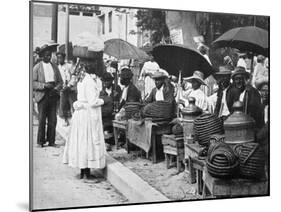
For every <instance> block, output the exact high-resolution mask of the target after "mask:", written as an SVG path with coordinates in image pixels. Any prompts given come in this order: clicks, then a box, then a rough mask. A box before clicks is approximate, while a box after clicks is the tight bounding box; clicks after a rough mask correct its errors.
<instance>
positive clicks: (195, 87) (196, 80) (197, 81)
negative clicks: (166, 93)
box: [183, 71, 208, 110]
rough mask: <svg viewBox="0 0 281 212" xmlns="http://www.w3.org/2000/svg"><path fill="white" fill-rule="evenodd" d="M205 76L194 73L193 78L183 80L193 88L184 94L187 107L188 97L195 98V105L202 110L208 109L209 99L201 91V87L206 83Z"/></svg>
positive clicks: (197, 72) (199, 72)
mask: <svg viewBox="0 0 281 212" xmlns="http://www.w3.org/2000/svg"><path fill="white" fill-rule="evenodd" d="M203 78H204V74H203V73H202V72H201V71H194V73H193V75H192V76H191V77H186V78H183V80H184V81H187V82H190V83H191V85H192V88H191V89H190V90H188V91H187V92H185V93H184V94H183V97H184V101H185V106H187V105H188V101H187V99H188V97H194V98H195V99H196V101H195V105H196V106H198V107H200V108H201V109H202V110H207V109H208V99H207V96H206V94H205V93H204V92H203V91H202V90H201V89H200V87H201V85H205V86H206V83H205V82H204V80H203Z"/></svg>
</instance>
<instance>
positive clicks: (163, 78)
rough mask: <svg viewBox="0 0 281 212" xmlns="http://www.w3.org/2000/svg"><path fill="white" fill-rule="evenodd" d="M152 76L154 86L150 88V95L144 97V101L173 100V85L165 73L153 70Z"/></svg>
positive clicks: (172, 101) (171, 101)
mask: <svg viewBox="0 0 281 212" xmlns="http://www.w3.org/2000/svg"><path fill="white" fill-rule="evenodd" d="M152 78H153V79H154V80H155V86H156V87H155V88H153V89H152V91H151V92H150V95H149V96H148V97H147V98H146V99H145V103H152V102H155V101H167V102H170V103H174V102H175V97H174V87H173V85H172V84H171V83H169V81H168V77H167V75H165V74H164V73H163V72H159V71H157V72H155V73H154V75H153V76H152Z"/></svg>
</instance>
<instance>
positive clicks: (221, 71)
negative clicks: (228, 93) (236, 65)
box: [214, 66, 231, 78]
mask: <svg viewBox="0 0 281 212" xmlns="http://www.w3.org/2000/svg"><path fill="white" fill-rule="evenodd" d="M220 76H229V77H230V76H231V71H230V70H229V69H228V68H227V67H225V66H220V67H219V71H217V72H215V73H214V77H215V78H216V77H220Z"/></svg>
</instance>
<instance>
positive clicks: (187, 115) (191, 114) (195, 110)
mask: <svg viewBox="0 0 281 212" xmlns="http://www.w3.org/2000/svg"><path fill="white" fill-rule="evenodd" d="M195 101H196V100H195V98H194V97H189V98H188V102H189V104H188V106H187V107H185V108H183V109H182V110H181V114H182V116H183V119H182V125H183V136H184V141H185V142H186V143H193V137H194V130H193V122H194V120H195V119H196V118H197V117H198V116H200V115H201V114H202V109H201V108H199V107H197V106H196V105H195Z"/></svg>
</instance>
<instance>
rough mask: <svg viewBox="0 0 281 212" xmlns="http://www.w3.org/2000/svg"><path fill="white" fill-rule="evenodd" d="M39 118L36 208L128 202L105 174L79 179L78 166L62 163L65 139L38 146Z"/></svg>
mask: <svg viewBox="0 0 281 212" xmlns="http://www.w3.org/2000/svg"><path fill="white" fill-rule="evenodd" d="M36 133H37V120H35V123H34V125H33V143H34V148H33V182H34V184H33V194H34V197H33V199H34V209H43V208H44V209H46V208H62V207H79V206H93V205H110V204H123V203H127V202H128V201H127V199H126V198H125V197H124V196H123V195H121V194H120V193H119V192H118V191H117V190H116V189H115V188H114V187H113V186H112V185H111V184H110V183H109V182H108V181H106V180H105V179H104V178H102V176H100V177H99V179H98V181H99V182H96V181H95V180H80V179H78V176H79V172H80V171H79V169H73V168H70V167H68V166H67V165H65V164H63V163H62V154H63V149H64V146H63V144H64V141H63V140H62V139H60V137H59V136H57V140H56V143H57V144H59V148H54V147H45V148H37V147H36Z"/></svg>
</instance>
